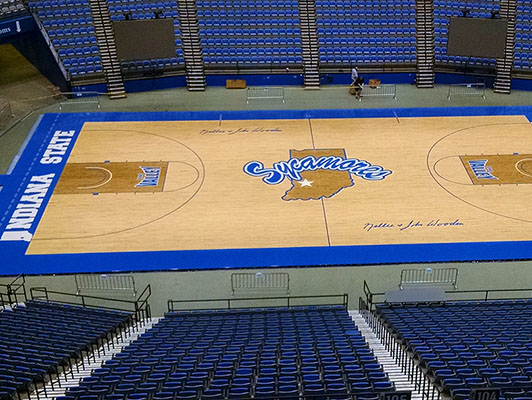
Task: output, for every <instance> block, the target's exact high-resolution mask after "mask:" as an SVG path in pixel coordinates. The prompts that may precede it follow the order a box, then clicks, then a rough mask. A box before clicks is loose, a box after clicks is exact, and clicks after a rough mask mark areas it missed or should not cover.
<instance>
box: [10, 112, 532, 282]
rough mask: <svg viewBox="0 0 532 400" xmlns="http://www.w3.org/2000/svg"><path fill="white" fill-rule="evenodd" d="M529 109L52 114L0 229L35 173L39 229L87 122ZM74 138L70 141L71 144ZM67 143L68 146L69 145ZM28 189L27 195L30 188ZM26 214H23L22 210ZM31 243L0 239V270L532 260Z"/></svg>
mask: <svg viewBox="0 0 532 400" xmlns="http://www.w3.org/2000/svg"><path fill="white" fill-rule="evenodd" d="M489 115H524V116H526V117H527V118H528V119H529V120H531V121H532V106H518V107H463V108H458V107H456V108H415V109H400V108H398V109H364V110H358V109H357V110H355V109H351V110H277V111H272V110H262V111H220V112H216V111H202V112H145V113H105V112H103V113H69V114H45V115H44V116H43V117H42V118H41V119H40V121H39V122H38V125H37V126H36V129H35V130H34V133H33V135H31V137H30V138H29V140H28V141H27V143H26V144H25V149H24V151H23V152H22V154H20V156H19V158H18V160H17V162H16V164H14V165H13V168H12V171H11V173H10V174H8V175H0V184H1V185H2V186H3V190H2V191H0V235H2V234H3V233H5V232H6V227H7V225H8V223H9V220H10V218H11V217H12V216H13V213H14V212H15V210H17V205H18V204H19V202H20V201H21V198H22V196H23V195H24V191H25V190H26V191H27V190H28V185H29V184H31V183H32V179H34V178H35V177H36V176H38V177H49V178H50V182H51V183H50V185H49V187H48V189H47V190H46V191H45V192H46V193H45V194H44V195H43V198H42V204H41V205H40V206H39V207H36V208H35V210H34V215H33V214H32V215H31V218H30V220H31V221H32V222H28V224H29V225H28V226H30V227H29V228H28V231H30V232H34V231H35V229H36V226H37V224H38V221H39V219H40V217H41V216H42V213H43V212H44V209H45V208H46V204H47V202H48V200H49V198H50V196H51V194H52V192H53V188H54V186H55V184H56V183H57V181H58V179H59V176H60V174H61V172H62V169H63V168H64V165H65V163H66V161H67V159H68V156H69V154H70V152H71V151H72V148H73V145H74V143H75V139H76V138H77V135H78V134H79V132H80V131H81V128H82V127H83V124H84V123H85V122H103V121H109V122H113V121H176V120H218V119H223V120H231V119H306V118H406V117H442V116H489ZM58 131H60V132H69V134H68V135H70V136H68V135H66V134H65V136H62V137H63V138H71V141H65V140H63V144H64V154H61V155H60V159H61V160H60V162H58V163H55V164H46V163H43V162H42V160H43V156H44V154H45V152H46V151H47V150H50V144H51V143H55V142H54V137H56V136H57V132H58ZM54 135H55V136H54ZM67 142H68V143H67ZM65 143H66V144H65ZM26 194H27V193H26ZM23 215H24V214H23ZM27 246H28V243H27V242H25V241H13V240H7V241H6V240H4V241H0V257H1V259H2V262H1V263H0V275H16V274H19V273H26V274H53V273H58V274H65V273H80V272H110V271H154V270H195V269H221V268H255V267H262V268H263V267H296V266H325V265H374V264H395V263H428V262H459V261H488V260H517V259H532V242H530V241H519V242H515V241H514V242H482V243H433V244H408V245H364V246H333V247H294V248H264V249H223V250H181V251H162V252H129V253H90V254H59V255H25V252H26V249H27Z"/></svg>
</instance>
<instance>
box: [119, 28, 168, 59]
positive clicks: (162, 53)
mask: <svg viewBox="0 0 532 400" xmlns="http://www.w3.org/2000/svg"><path fill="white" fill-rule="evenodd" d="M113 29H114V31H115V39H116V50H117V52H118V58H119V59H120V60H149V59H153V58H171V57H175V56H176V53H175V51H176V49H175V36H174V21H173V20H172V19H145V20H134V21H114V22H113Z"/></svg>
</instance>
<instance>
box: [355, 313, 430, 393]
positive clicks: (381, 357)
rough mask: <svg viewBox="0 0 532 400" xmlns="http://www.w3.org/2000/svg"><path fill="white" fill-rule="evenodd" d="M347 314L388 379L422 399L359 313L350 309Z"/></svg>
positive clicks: (398, 388)
mask: <svg viewBox="0 0 532 400" xmlns="http://www.w3.org/2000/svg"><path fill="white" fill-rule="evenodd" d="M349 315H350V316H351V318H352V319H353V321H354V322H355V324H356V326H357V327H358V329H359V331H360V333H362V335H363V336H364V338H365V339H366V342H367V343H368V345H369V347H370V348H371V349H372V350H373V352H374V354H375V356H376V357H377V360H378V361H379V364H381V365H382V367H383V369H384V371H385V372H386V373H387V374H388V376H389V377H390V380H391V381H392V382H394V383H395V387H396V389H397V390H398V391H411V392H412V400H422V398H423V395H422V393H421V392H420V391H418V390H417V388H416V387H415V386H414V385H413V384H412V383H411V382H410V381H409V379H408V377H407V376H406V375H405V374H404V373H403V372H402V371H401V367H399V366H398V365H397V362H396V360H394V359H393V358H392V356H391V355H390V353H389V352H388V350H386V348H385V347H384V345H383V344H382V343H381V342H380V340H379V339H378V338H377V336H376V335H375V334H374V333H373V331H372V330H371V328H370V326H369V325H368V323H367V322H366V320H365V319H364V318H363V317H362V315H360V313H359V312H358V311H350V312H349Z"/></svg>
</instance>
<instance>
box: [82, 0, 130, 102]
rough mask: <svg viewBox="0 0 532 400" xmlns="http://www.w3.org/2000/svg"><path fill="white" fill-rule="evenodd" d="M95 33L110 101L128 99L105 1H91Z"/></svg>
mask: <svg viewBox="0 0 532 400" xmlns="http://www.w3.org/2000/svg"><path fill="white" fill-rule="evenodd" d="M89 6H90V9H91V14H92V20H93V23H94V32H95V34H96V40H97V42H98V47H99V48H100V54H101V58H102V68H103V73H104V74H105V79H106V81H107V95H108V96H109V98H110V99H121V98H124V97H126V96H127V95H126V90H125V88H124V79H123V77H122V71H121V69H120V62H119V61H118V55H117V52H116V43H115V36H114V32H113V24H112V22H111V15H110V13H109V7H108V6H107V1H105V0H89Z"/></svg>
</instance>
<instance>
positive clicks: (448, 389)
mask: <svg viewBox="0 0 532 400" xmlns="http://www.w3.org/2000/svg"><path fill="white" fill-rule="evenodd" d="M377 313H378V315H379V316H380V318H381V320H382V321H383V322H384V323H385V324H386V325H387V326H388V328H389V329H390V330H392V332H393V333H394V335H395V336H396V337H397V338H399V339H400V340H401V341H402V342H403V343H404V344H405V345H407V346H408V348H409V351H411V352H413V354H414V356H415V357H416V358H417V359H418V360H419V362H420V363H421V366H422V367H423V368H425V369H426V370H427V371H428V374H429V376H431V377H432V379H433V380H434V382H435V383H436V384H437V386H439V387H441V388H442V390H443V392H444V393H447V394H450V395H451V396H452V398H453V399H455V400H466V399H469V395H470V391H471V389H473V388H482V387H494V388H501V389H502V393H503V397H504V398H522V399H523V400H525V399H527V400H528V399H530V398H532V300H515V301H488V302H476V301H471V302H449V303H438V304H425V305H404V306H401V305H395V306H394V305H380V306H378V307H377Z"/></svg>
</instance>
